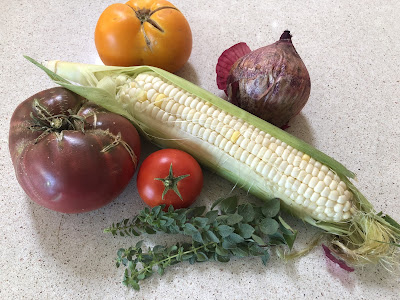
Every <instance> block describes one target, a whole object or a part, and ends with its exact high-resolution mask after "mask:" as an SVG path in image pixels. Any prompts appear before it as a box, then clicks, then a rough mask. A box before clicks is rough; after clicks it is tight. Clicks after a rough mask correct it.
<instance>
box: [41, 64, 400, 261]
mask: <svg viewBox="0 0 400 300" xmlns="http://www.w3.org/2000/svg"><path fill="white" fill-rule="evenodd" d="M39 66H40V65H39ZM47 66H48V67H49V68H50V69H51V70H53V71H55V72H56V73H57V74H58V75H57V74H54V73H52V72H51V71H49V70H47V69H46V68H44V67H43V66H40V67H41V68H42V69H44V70H45V71H46V72H47V73H48V74H49V75H50V76H51V77H52V78H53V79H54V80H55V81H56V82H57V83H59V84H61V85H63V86H65V87H66V88H69V89H71V90H73V91H75V92H77V93H78V94H81V95H82V96H84V97H86V98H88V99H89V100H92V101H94V102H96V103H98V104H99V105H102V106H104V107H105V108H107V109H109V110H111V111H114V112H117V113H120V114H122V115H124V116H126V117H127V118H129V119H130V120H131V121H132V122H133V123H134V124H135V125H136V126H137V127H138V128H139V129H140V130H141V131H142V133H143V135H145V136H147V137H148V138H149V139H150V140H151V141H153V142H154V143H156V144H158V145H160V146H162V147H174V148H180V149H182V150H184V151H187V152H188V153H190V154H192V155H193V156H195V157H196V159H197V160H198V161H199V162H201V163H202V164H203V165H205V166H207V167H210V168H212V169H213V170H215V171H216V172H217V173H218V174H220V175H221V176H223V177H225V178H227V179H229V180H231V181H232V182H234V183H235V184H237V185H238V186H240V187H241V188H244V189H247V190H248V191H249V192H250V193H252V194H254V195H255V196H257V197H259V198H261V199H264V200H268V199H271V198H274V197H278V198H280V199H281V200H282V203H283V204H284V206H285V207H286V208H287V209H288V210H289V211H290V212H292V213H293V214H294V215H296V216H298V217H300V218H301V219H303V220H305V221H306V222H308V223H310V224H312V225H314V226H317V227H320V228H322V229H324V230H326V231H327V232H329V233H331V234H334V238H333V239H332V241H331V245H332V247H333V248H334V250H335V252H336V253H337V254H338V255H339V256H341V257H342V258H343V259H345V260H347V261H348V262H351V263H353V264H364V263H370V262H373V263H376V262H382V263H388V264H389V265H392V264H393V263H395V262H396V261H395V255H396V254H397V251H396V248H395V247H394V246H393V244H394V243H396V242H397V241H398V240H399V238H400V229H399V227H398V224H397V223H396V222H394V221H393V220H392V219H391V218H390V217H389V216H383V215H381V214H376V213H375V211H374V209H373V207H372V205H371V204H370V203H369V202H368V201H367V200H366V199H365V197H364V196H363V195H362V194H361V193H360V192H359V191H358V190H357V188H356V187H355V186H354V185H353V184H352V182H351V181H350V179H349V178H354V176H355V174H354V173H352V172H351V171H349V170H347V169H346V168H345V167H344V166H343V165H341V164H340V163H338V162H337V161H335V160H334V159H332V158H330V157H328V156H326V155H325V154H323V153H321V152H320V151H318V150H316V149H314V148H313V147H311V146H310V145H307V144H306V143H304V142H302V141H300V140H298V139H296V138H295V137H293V136H291V135H290V134H288V133H286V132H284V131H282V130H280V129H279V128H276V127H275V126H273V125H271V124H269V123H266V122H264V121H262V120H260V119H258V118H256V117H254V116H252V115H250V114H249V113H247V112H245V111H243V110H241V109H240V108H237V107H235V106H233V105H232V104H230V103H228V102H226V101H224V100H222V99H220V98H218V97H216V96H215V95H212V94H211V93H208V92H207V91H205V90H203V89H201V88H199V87H197V86H195V85H193V84H191V83H189V82H187V81H185V80H184V79H182V78H179V77H177V76H175V75H173V74H170V73H168V72H166V71H163V70H160V69H157V68H153V67H146V66H141V67H131V68H119V67H104V66H93V65H82V64H72V63H65V62H59V61H51V62H48V63H47ZM59 75H61V76H59ZM64 77H65V78H66V79H68V80H72V81H74V82H77V83H79V84H81V85H83V86H76V85H73V84H70V83H69V82H68V81H67V80H65V79H64Z"/></svg>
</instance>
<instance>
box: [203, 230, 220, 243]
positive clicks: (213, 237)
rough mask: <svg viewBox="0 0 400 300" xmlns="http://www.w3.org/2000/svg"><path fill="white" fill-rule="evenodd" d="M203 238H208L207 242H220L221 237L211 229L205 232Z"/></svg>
mask: <svg viewBox="0 0 400 300" xmlns="http://www.w3.org/2000/svg"><path fill="white" fill-rule="evenodd" d="M203 240H206V241H207V242H214V243H219V238H218V237H217V236H216V235H215V233H214V232H212V231H211V230H207V231H205V232H204V233H203Z"/></svg>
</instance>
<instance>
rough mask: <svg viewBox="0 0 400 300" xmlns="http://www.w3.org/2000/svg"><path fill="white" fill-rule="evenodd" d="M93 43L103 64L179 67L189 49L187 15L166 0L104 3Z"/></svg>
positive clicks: (172, 69) (189, 51) (173, 68)
mask: <svg viewBox="0 0 400 300" xmlns="http://www.w3.org/2000/svg"><path fill="white" fill-rule="evenodd" d="M95 44H96V48H97V51H98V53H99V56H100V58H101V60H102V61H103V63H104V64H105V65H113V66H125V67H126V66H137V65H150V66H155V67H159V68H162V69H164V70H167V71H170V72H176V71H177V70H179V69H180V68H181V67H182V66H183V65H184V64H185V63H186V62H187V61H188V59H189V56H190V53H191V51H192V32H191V30H190V26H189V23H188V21H187V20H186V18H185V17H184V16H183V14H182V13H181V12H180V11H179V10H178V9H177V8H176V7H175V6H174V5H172V4H171V3H170V2H168V1H165V0H130V1H128V2H126V3H125V4H123V3H115V4H112V5H110V6H109V7H107V8H106V9H105V10H104V12H103V13H102V14H101V15H100V18H99V20H98V22H97V25H96V30H95Z"/></svg>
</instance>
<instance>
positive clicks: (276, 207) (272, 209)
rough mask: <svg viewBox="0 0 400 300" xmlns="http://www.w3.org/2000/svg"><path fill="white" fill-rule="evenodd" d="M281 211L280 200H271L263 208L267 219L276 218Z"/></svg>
mask: <svg viewBox="0 0 400 300" xmlns="http://www.w3.org/2000/svg"><path fill="white" fill-rule="evenodd" d="M280 209H281V203H280V200H279V199H278V198H274V199H271V200H269V201H267V202H266V203H265V205H264V206H263V207H262V208H261V211H262V214H263V215H264V216H265V217H267V218H273V217H275V216H276V215H277V214H278V213H279V211H280Z"/></svg>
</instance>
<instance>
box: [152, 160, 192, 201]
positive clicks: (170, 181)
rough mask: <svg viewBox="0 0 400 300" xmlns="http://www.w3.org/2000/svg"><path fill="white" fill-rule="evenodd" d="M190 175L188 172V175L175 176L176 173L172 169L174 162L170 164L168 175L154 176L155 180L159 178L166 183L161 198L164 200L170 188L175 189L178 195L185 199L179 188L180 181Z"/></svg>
mask: <svg viewBox="0 0 400 300" xmlns="http://www.w3.org/2000/svg"><path fill="white" fill-rule="evenodd" d="M188 176H190V174H186V175H181V176H177V177H175V176H174V173H173V171H172V163H171V165H170V166H169V173H168V176H167V177H165V178H154V180H159V181H161V182H162V183H163V184H164V191H163V193H162V197H161V199H162V200H164V197H165V194H166V193H167V192H168V191H169V190H173V191H174V192H175V194H177V195H178V197H179V198H180V199H181V200H182V201H183V198H182V195H181V193H180V192H179V189H178V182H179V181H181V180H182V179H183V178H186V177H188Z"/></svg>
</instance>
